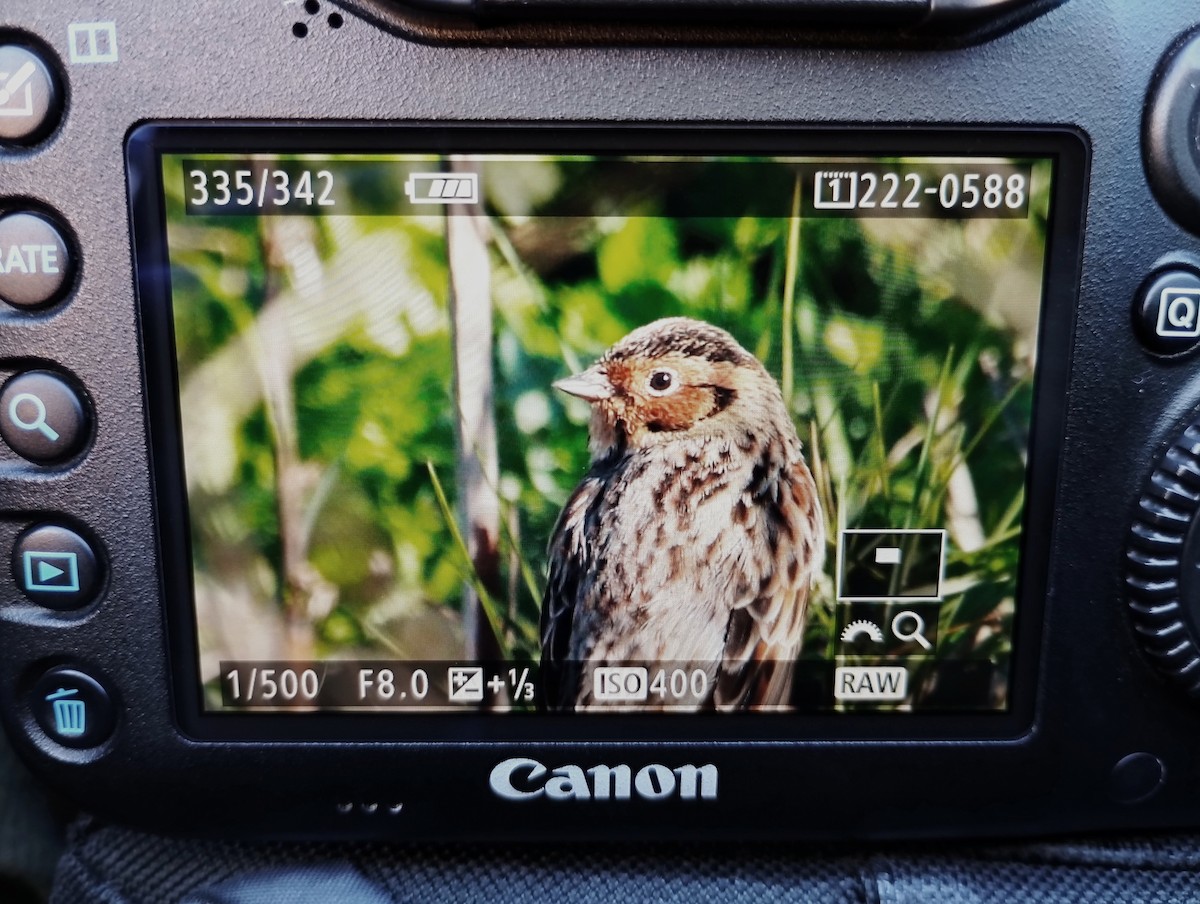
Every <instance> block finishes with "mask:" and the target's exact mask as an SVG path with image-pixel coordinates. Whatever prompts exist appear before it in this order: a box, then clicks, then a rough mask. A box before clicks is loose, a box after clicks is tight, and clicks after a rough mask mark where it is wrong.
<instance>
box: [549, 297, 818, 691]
mask: <svg viewBox="0 0 1200 904" xmlns="http://www.w3.org/2000/svg"><path fill="white" fill-rule="evenodd" d="M554 387H555V388H556V389H558V390H560V391H562V392H565V393H568V394H570V395H573V396H576V397H577V398H580V399H584V400H585V401H587V402H588V403H590V405H591V409H592V414H591V422H590V425H589V429H588V434H589V450H590V453H591V464H590V467H589V468H588V471H587V473H586V474H585V475H584V477H583V480H582V481H581V482H580V483H579V486H578V487H576V489H575V490H574V492H573V493H572V494H571V496H570V497H569V499H568V501H567V503H566V505H565V506H564V507H563V510H562V513H561V514H560V515H559V518H558V522H557V524H556V526H555V528H554V531H553V534H552V536H551V539H550V544H549V575H548V581H547V586H546V590H545V595H544V597H543V600H542V609H541V621H540V627H541V631H540V634H541V689H542V695H543V698H544V703H545V705H546V707H547V708H550V709H555V710H575V709H587V708H593V707H597V706H598V704H596V701H595V700H594V697H593V687H592V672H593V670H594V668H595V667H596V666H598V665H604V664H613V665H620V664H623V663H638V664H645V665H647V666H651V667H652V673H653V667H654V666H655V665H656V664H660V663H661V664H662V665H663V666H664V667H668V668H670V667H671V666H672V665H680V666H684V665H686V667H687V669H688V672H689V674H691V672H692V670H693V669H696V668H699V669H703V670H704V671H705V672H706V673H707V675H708V679H709V680H708V681H707V683H706V685H705V687H706V690H705V693H704V698H703V699H699V700H696V699H689V700H687V701H685V702H686V705H687V706H688V707H690V708H697V709H698V708H716V709H722V710H736V709H746V708H753V707H759V706H773V705H784V706H786V705H787V704H788V703H789V698H790V691H791V678H792V670H793V666H794V663H795V660H796V657H797V655H798V653H799V651H800V644H801V640H802V635H803V633H804V624H805V610H806V607H807V604H808V598H809V595H810V593H811V590H812V586H813V581H814V579H815V578H816V577H817V575H819V574H820V573H821V569H822V567H823V564H824V557H825V528H824V524H825V519H824V517H823V514H822V511H821V506H820V502H819V500H818V495H817V488H816V484H815V482H814V481H813V476H812V473H811V472H810V471H809V468H808V465H807V464H806V463H805V461H804V456H803V454H802V449H801V443H800V438H799V437H798V436H797V434H796V428H795V425H794V424H793V423H792V419H791V417H790V416H789V415H788V411H787V408H786V406H785V404H784V401H783V397H782V395H781V393H780V390H779V386H778V384H777V383H776V382H775V380H774V379H773V378H772V377H771V375H770V373H769V372H768V371H767V369H766V368H765V367H764V366H763V365H762V363H761V362H759V361H758V359H757V358H755V357H754V356H753V355H752V354H750V353H749V352H748V351H746V350H745V349H744V348H742V346H741V345H739V344H738V342H737V341H736V340H735V339H734V338H733V336H731V335H730V334H729V333H727V332H726V331H725V330H722V329H719V328H717V327H715V326H712V325H710V324H707V323H704V322H701V321H698V320H691V319H688V318H683V317H672V318H668V319H665V320H658V321H655V322H653V323H650V324H647V325H646V326H643V327H639V328H638V329H635V330H634V331H633V332H631V333H629V334H628V335H627V336H626V337H625V338H624V339H622V340H620V341H619V342H617V343H616V344H615V345H614V346H612V347H611V348H610V349H609V350H608V351H607V352H605V353H604V355H603V356H602V357H601V358H600V359H599V360H598V361H597V362H596V363H595V364H594V365H592V366H591V367H589V368H588V369H587V370H584V371H583V372H582V373H579V374H576V375H574V376H571V377H568V378H566V379H563V380H559V381H558V382H556V383H555V384H554ZM658 702H663V703H671V702H675V701H670V700H665V701H658ZM655 703H656V700H655V698H651V700H650V706H651V707H653V706H654V705H655Z"/></svg>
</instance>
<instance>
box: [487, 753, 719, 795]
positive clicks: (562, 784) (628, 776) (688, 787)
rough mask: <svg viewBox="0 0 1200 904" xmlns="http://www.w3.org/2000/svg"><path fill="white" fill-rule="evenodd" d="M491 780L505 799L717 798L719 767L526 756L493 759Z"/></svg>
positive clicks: (497, 792)
mask: <svg viewBox="0 0 1200 904" xmlns="http://www.w3.org/2000/svg"><path fill="white" fill-rule="evenodd" d="M489 784H490V785H491V787H492V791H493V793H495V794H496V796H497V797H503V798H504V799H505V800H535V799H537V798H539V797H545V798H546V799H547V800H629V799H631V798H632V797H634V796H635V795H636V796H637V797H640V798H641V799H642V800H666V799H667V798H669V797H677V798H679V799H680V800H716V799H717V767H716V766H714V765H712V764H711V763H710V764H709V765H707V766H692V765H687V766H676V767H675V768H674V769H672V768H671V767H670V766H663V765H661V764H659V763H651V764H650V765H649V766H643V767H642V768H641V769H639V770H638V771H637V772H636V773H635V772H634V771H633V767H631V766H624V765H622V766H592V767H591V768H590V769H584V768H583V767H582V766H571V765H567V766H556V767H555V768H553V769H548V768H546V767H545V766H544V765H542V764H541V763H539V762H538V761H537V760H532V759H530V758H529V757H513V758H512V759H509V760H505V761H504V762H503V763H497V764H496V768H494V769H493V770H492V775H491V779H490V780H489Z"/></svg>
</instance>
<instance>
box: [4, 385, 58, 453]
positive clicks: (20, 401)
mask: <svg viewBox="0 0 1200 904" xmlns="http://www.w3.org/2000/svg"><path fill="white" fill-rule="evenodd" d="M22 405H25V406H26V412H28V410H29V409H30V408H32V409H33V419H32V420H26V419H25V418H23V417H22V416H21V406H22ZM8 419H9V420H10V421H12V422H13V424H15V425H16V426H17V427H19V428H20V429H22V430H36V431H37V432H38V433H40V434H41V435H42V436H44V437H46V439H48V440H50V442H52V443H56V442H58V431H57V430H55V429H54V428H53V427H51V426H50V425H49V424H47V423H46V403H45V402H43V401H42V400H41V399H40V398H38V397H37V396H35V395H34V394H33V393H32V392H22V393H20V394H19V395H15V396H13V397H12V400H11V401H10V402H9V403H8Z"/></svg>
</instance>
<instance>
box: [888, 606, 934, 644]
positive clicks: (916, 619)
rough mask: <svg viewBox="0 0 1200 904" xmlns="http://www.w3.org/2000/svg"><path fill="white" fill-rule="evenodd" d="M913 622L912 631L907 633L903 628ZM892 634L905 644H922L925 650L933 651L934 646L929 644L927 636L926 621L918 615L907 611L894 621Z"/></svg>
mask: <svg viewBox="0 0 1200 904" xmlns="http://www.w3.org/2000/svg"><path fill="white" fill-rule="evenodd" d="M908 621H911V622H912V630H911V631H905V630H904V629H903V628H902V627H901V626H902V625H903V624H904V623H905V622H908ZM892 633H893V634H895V635H896V639H897V640H902V641H904V642H906V643H907V642H909V641H915V642H916V643H918V644H920V645H921V647H922V648H923V649H925V650H926V651H930V650H932V649H933V644H931V643H930V642H929V638H927V637H926V636H925V619H923V618H921V616H919V615H918V614H917V613H915V612H913V611H911V610H909V609H905V610H904V611H903V612H901V613H899V614H898V615H897V616H896V617H895V618H893V619H892Z"/></svg>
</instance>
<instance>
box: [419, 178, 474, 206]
mask: <svg viewBox="0 0 1200 904" xmlns="http://www.w3.org/2000/svg"><path fill="white" fill-rule="evenodd" d="M404 194H406V195H408V200H410V201H412V203H413V204H478V203H479V174H478V173H412V174H410V175H409V177H408V181H407V182H405V183H404Z"/></svg>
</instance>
